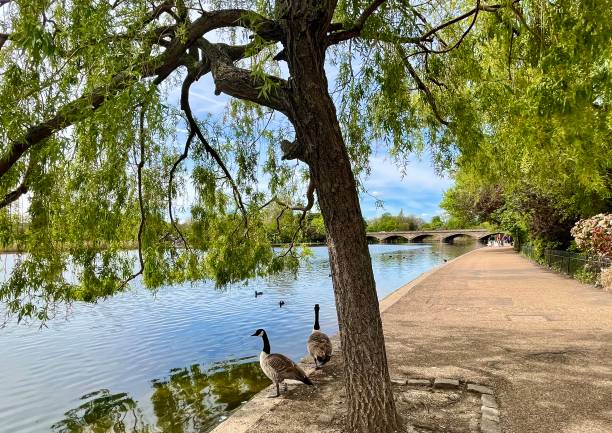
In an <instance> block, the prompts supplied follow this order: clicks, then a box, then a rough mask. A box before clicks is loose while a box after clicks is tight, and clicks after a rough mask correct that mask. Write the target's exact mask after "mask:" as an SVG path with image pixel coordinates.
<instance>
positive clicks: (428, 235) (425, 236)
mask: <svg viewBox="0 0 612 433" xmlns="http://www.w3.org/2000/svg"><path fill="white" fill-rule="evenodd" d="M425 240H431V241H435V240H437V238H436V236H435V235H434V234H432V233H423V234H420V235H416V236H414V237H413V238H412V242H423V241H425Z"/></svg>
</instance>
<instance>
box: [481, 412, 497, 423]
mask: <svg viewBox="0 0 612 433" xmlns="http://www.w3.org/2000/svg"><path fill="white" fill-rule="evenodd" d="M482 419H487V420H489V421H495V422H499V417H498V416H497V415H490V414H488V413H483V414H482Z"/></svg>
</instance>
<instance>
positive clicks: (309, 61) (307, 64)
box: [285, 0, 400, 433]
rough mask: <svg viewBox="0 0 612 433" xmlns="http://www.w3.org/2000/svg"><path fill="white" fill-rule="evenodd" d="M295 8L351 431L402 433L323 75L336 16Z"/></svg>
mask: <svg viewBox="0 0 612 433" xmlns="http://www.w3.org/2000/svg"><path fill="white" fill-rule="evenodd" d="M292 3H293V4H294V6H293V10H292V11H290V12H289V13H288V14H287V15H286V17H289V18H287V19H286V21H285V22H286V34H287V39H286V41H285V50H286V54H287V63H288V65H289V70H290V73H291V81H290V83H291V84H290V85H291V103H290V104H289V105H290V113H289V115H290V119H291V120H292V123H293V125H294V127H295V132H296V140H297V144H298V145H299V147H300V151H299V153H300V156H299V159H302V160H303V161H305V162H306V163H307V164H308V165H309V167H310V174H311V178H312V180H313V181H314V184H315V187H316V191H317V197H318V201H319V207H320V209H321V213H322V215H323V219H324V222H325V228H326V230H327V236H328V248H329V256H330V263H331V268H332V279H333V287H334V294H335V299H336V309H337V313H338V322H339V324H340V338H341V344H342V351H343V355H344V359H345V362H344V370H345V386H346V393H347V398H348V405H349V407H348V425H347V429H348V431H350V432H355V433H372V432H377V433H378V432H380V433H390V432H394V431H398V430H399V427H400V420H399V417H398V415H397V412H396V409H395V403H394V400H393V392H392V389H391V382H390V379H389V371H388V366H387V356H386V352H385V343H384V336H383V329H382V321H381V318H380V310H379V306H378V297H377V294H376V285H375V282H374V274H373V272H372V264H371V259H370V253H369V250H368V244H367V241H366V235H365V226H364V222H363V217H362V214H361V208H360V205H359V197H358V194H357V185H356V182H355V177H354V175H353V172H352V168H351V163H350V159H349V156H348V152H347V149H346V145H345V143H344V140H343V138H342V134H341V131H340V126H339V123H338V118H337V115H336V109H335V106H334V104H333V101H332V99H331V97H330V95H329V92H328V83H327V78H326V74H325V70H324V61H325V49H326V46H327V41H326V36H325V35H326V30H327V24H326V23H329V20H330V19H331V16H329V17H327V16H320V15H317V13H318V14H320V13H321V9H322V8H324V6H322V4H324V3H328V2H325V1H323V2H321V1H314V0H310V1H304V0H302V1H299V2H292ZM310 3H312V9H310V10H308V4H310ZM329 3H334V2H329ZM296 4H297V5H296ZM334 5H335V3H334ZM332 10H333V8H332ZM319 20H320V21H319ZM318 23H323V25H322V26H320V25H317V24H318Z"/></svg>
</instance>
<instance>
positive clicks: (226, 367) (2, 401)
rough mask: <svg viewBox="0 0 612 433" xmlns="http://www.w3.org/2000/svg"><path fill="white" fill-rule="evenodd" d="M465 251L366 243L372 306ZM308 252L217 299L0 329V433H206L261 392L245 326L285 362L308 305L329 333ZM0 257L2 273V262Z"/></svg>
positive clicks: (326, 299)
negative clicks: (284, 269)
mask: <svg viewBox="0 0 612 433" xmlns="http://www.w3.org/2000/svg"><path fill="white" fill-rule="evenodd" d="M474 247H475V244H472V243H468V244H458V245H448V244H443V243H442V244H397V245H386V244H378V245H371V246H370V253H371V255H372V265H373V268H374V274H375V278H376V284H377V290H378V296H379V299H381V298H383V297H385V296H386V295H388V294H389V293H391V292H392V291H394V290H395V289H397V288H399V287H400V286H402V285H404V284H405V283H407V282H408V281H410V280H412V279H414V278H416V277H417V276H418V275H419V274H421V273H423V272H425V271H428V270H430V269H432V268H433V267H435V266H437V265H439V264H441V263H442V262H443V261H444V259H451V258H454V257H457V256H459V255H460V254H463V253H464V252H466V251H469V250H471V249H473V248H474ZM312 250H313V257H312V258H311V259H310V260H309V263H305V264H303V265H302V266H301V269H300V272H299V274H298V276H297V278H294V277H293V276H292V275H279V276H275V277H271V278H265V279H264V278H262V279H257V280H254V281H251V282H249V284H248V285H242V284H241V285H234V286H232V287H229V288H226V289H224V290H216V289H215V288H214V285H213V284H211V283H210V282H198V283H194V284H183V285H176V286H172V287H164V288H161V289H159V290H157V291H155V292H152V291H150V290H147V289H145V288H143V287H140V286H138V283H136V284H135V285H134V288H133V289H132V290H130V291H128V292H125V293H122V294H120V295H117V296H115V297H113V298H110V299H108V300H105V301H103V302H99V303H98V304H84V303H76V304H74V305H73V306H72V308H71V309H70V313H69V315H68V317H58V318H55V319H53V320H52V321H50V322H48V323H47V327H46V328H42V329H39V327H38V326H36V325H35V326H24V325H16V324H14V323H9V324H8V325H7V326H6V327H5V328H4V329H0V433H51V432H55V433H77V432H79V433H85V432H96V433H102V432H108V433H119V432H139V433H140V432H142V433H144V432H147V433H149V432H164V433H191V432H206V431H208V430H210V429H212V428H213V427H214V426H215V425H216V424H218V423H219V422H220V421H222V420H223V419H224V418H225V417H227V415H228V414H229V412H231V411H232V410H234V409H235V408H236V407H238V406H239V405H240V404H241V403H242V402H244V401H246V400H248V399H249V398H250V397H252V396H253V395H254V394H255V393H257V392H259V391H260V390H261V389H263V388H265V387H266V386H268V384H269V381H268V379H267V378H266V377H265V376H263V374H262V373H261V371H260V369H259V364H258V357H259V352H260V351H261V339H260V338H254V337H251V336H250V335H251V334H252V333H253V332H254V331H255V330H256V329H257V328H265V329H266V330H267V332H268V335H269V337H270V342H271V346H272V351H273V352H279V353H283V354H285V355H287V356H290V357H291V358H293V359H294V360H296V361H297V360H299V359H301V358H302V357H303V356H304V355H305V354H306V340H307V338H308V335H309V334H310V331H311V329H312V322H313V306H314V304H315V303H318V304H320V305H321V319H320V321H321V327H322V330H323V331H325V332H327V333H328V334H330V335H331V334H334V333H336V332H337V329H338V326H337V322H336V312H335V304H334V297H333V291H332V285H331V278H330V277H329V275H330V270H329V262H328V256H327V249H326V248H325V247H314V248H312ZM3 260H4V262H3V263H4V264H5V269H6V263H7V261H12V260H13V258H12V257H11V255H6V256H4V257H3ZM255 290H257V291H261V292H263V295H261V296H259V297H255V295H254V292H255ZM281 300H283V301H284V302H285V305H284V306H283V307H282V308H281V307H279V302H280V301H281ZM0 314H1V312H0Z"/></svg>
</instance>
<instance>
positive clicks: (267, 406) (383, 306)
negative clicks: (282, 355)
mask: <svg viewBox="0 0 612 433" xmlns="http://www.w3.org/2000/svg"><path fill="white" fill-rule="evenodd" d="M479 249H480V248H476V249H474V250H472V251H468V252H467V253H465V254H461V255H460V256H458V257H455V258H454V259H452V260H449V261H448V262H445V263H442V264H440V265H438V266H436V267H435V268H433V269H430V270H429V271H427V272H423V273H422V274H421V275H419V276H418V277H417V278H415V279H414V280H412V281H410V282H409V283H407V284H404V285H403V286H401V287H400V288H398V289H396V290H394V291H393V292H391V293H389V294H388V295H387V296H385V297H384V298H383V299H381V300H380V302H379V309H380V312H381V314H382V313H384V312H385V311H386V310H388V309H389V308H390V307H391V306H392V305H393V304H395V303H396V302H397V301H399V300H400V299H401V298H402V297H403V296H404V295H406V294H407V293H408V292H409V291H410V290H412V288H413V287H415V286H416V285H417V284H419V283H420V282H421V281H423V280H424V279H425V278H427V277H428V276H430V275H431V274H433V273H434V272H437V271H439V270H440V269H443V268H444V267H446V266H448V265H450V264H451V263H453V262H454V261H455V260H457V259H460V258H462V257H465V256H466V255H468V254H471V253H473V252H474V251H478V250H479ZM299 366H300V367H302V369H304V371H305V372H306V374H307V375H309V374H312V372H313V371H315V370H314V368H313V367H309V366H308V365H307V364H303V363H299ZM272 387H273V385H270V386H269V387H267V388H265V389H263V390H262V391H260V392H259V393H257V394H255V396H254V397H253V398H252V399H250V400H249V401H248V402H246V403H245V404H243V405H242V406H240V407H239V408H238V409H236V410H235V411H234V412H232V413H231V414H230V415H229V417H227V418H226V419H225V420H224V421H223V422H221V424H219V425H218V426H217V427H215V428H214V429H213V430H212V431H211V432H210V433H245V432H246V431H247V430H249V429H250V428H251V427H253V426H254V425H255V424H256V423H257V422H258V421H259V420H260V419H261V418H262V417H263V416H265V415H266V414H268V413H270V411H271V410H272V409H273V408H274V407H276V406H277V405H279V404H281V403H283V401H284V399H283V398H281V397H279V398H268V394H269V393H270V392H272Z"/></svg>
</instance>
